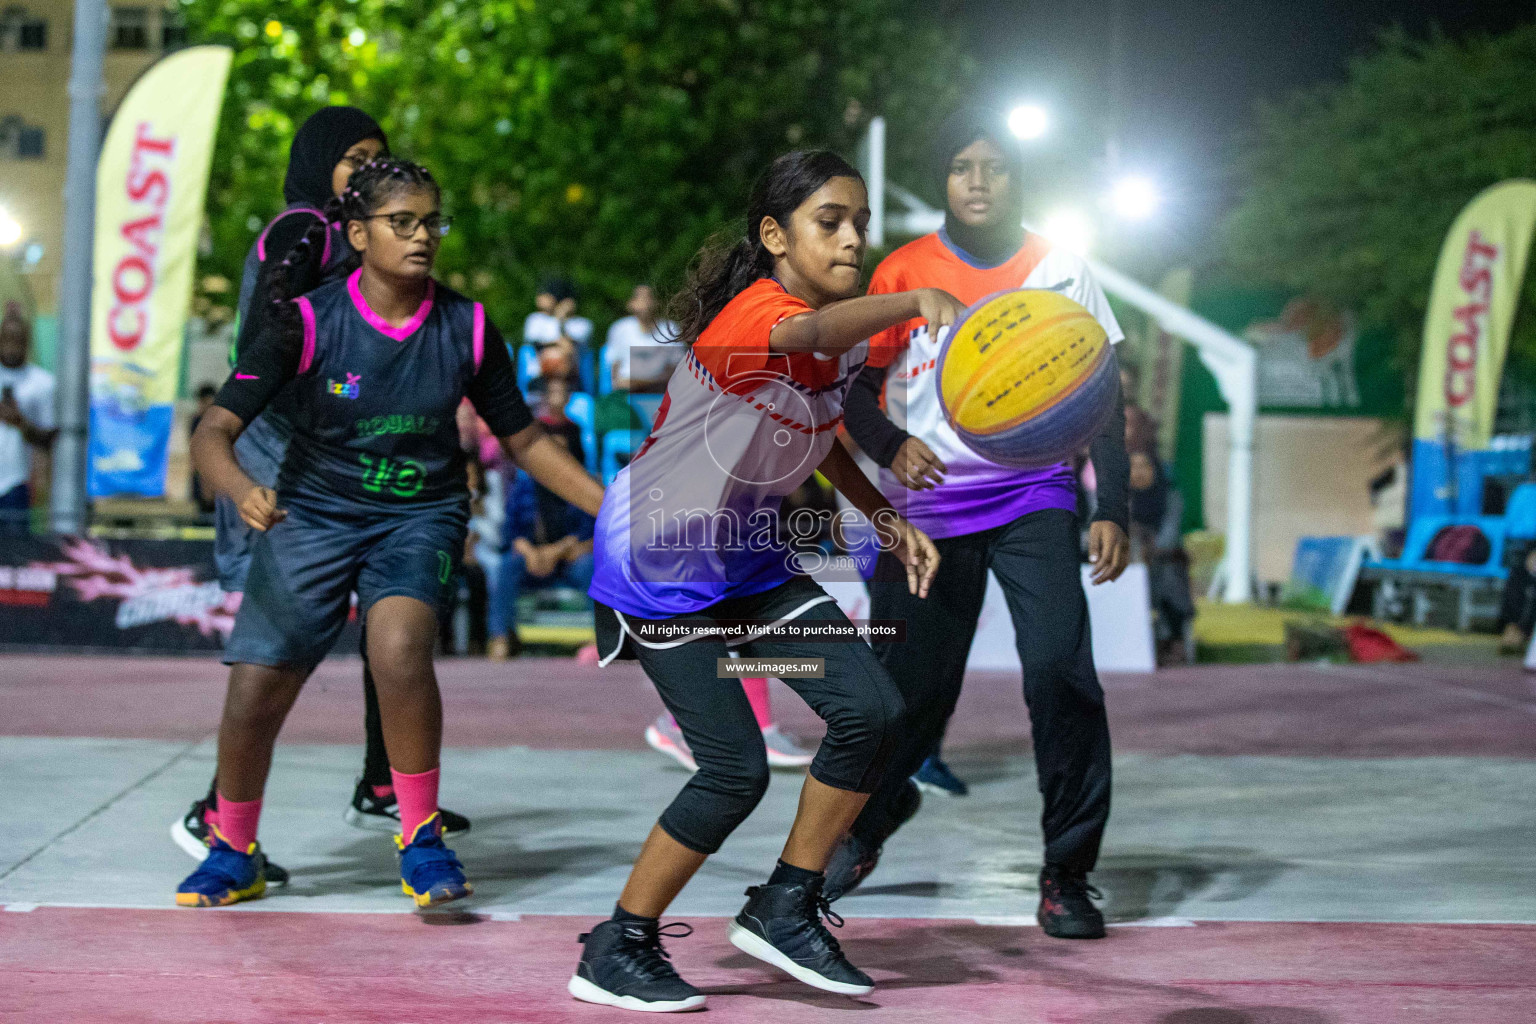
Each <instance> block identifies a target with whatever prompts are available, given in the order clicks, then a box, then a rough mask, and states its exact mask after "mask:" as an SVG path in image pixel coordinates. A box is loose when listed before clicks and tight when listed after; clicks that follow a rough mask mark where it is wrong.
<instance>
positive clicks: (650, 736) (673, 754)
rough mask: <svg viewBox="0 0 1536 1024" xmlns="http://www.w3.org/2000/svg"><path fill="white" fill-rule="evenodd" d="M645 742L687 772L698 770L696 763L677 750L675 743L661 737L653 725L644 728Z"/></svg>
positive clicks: (687, 755)
mask: <svg viewBox="0 0 1536 1024" xmlns="http://www.w3.org/2000/svg"><path fill="white" fill-rule="evenodd" d="M645 742H646V744H647V745H648V746H649V747H650V748H651V749H652V750H654V751H656V753H658V754H666V755H667V756H668V757H670V758H671V759H672V760H674V761H676V762H677V763H678V764H680V765H682V766H683V767H684V768H686V769H687V770H688V771H690V772H696V771H698V770H699V766H698V764H697V762H695V761H694V759H693V758H692V757H691V756H690V755H689V754H687V753H685V752H683V751H682V750H681V749H679V748H678V745H677V744H676V743H673V742H672V741H671V740H669V739H667V738H666V737H665V736H663V735H662V734H661V731H660V730H658V729H657V728H656V727H655V726H654V725H648V726H646V727H645Z"/></svg>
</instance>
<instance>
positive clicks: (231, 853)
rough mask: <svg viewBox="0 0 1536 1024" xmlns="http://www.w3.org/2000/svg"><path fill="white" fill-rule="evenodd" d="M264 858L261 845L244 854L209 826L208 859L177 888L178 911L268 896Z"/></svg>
mask: <svg viewBox="0 0 1536 1024" xmlns="http://www.w3.org/2000/svg"><path fill="white" fill-rule="evenodd" d="M266 866H267V858H266V855H265V854H263V853H262V852H261V844H260V843H254V842H253V843H252V844H251V846H250V849H248V850H246V851H245V852H244V853H242V852H240V851H239V850H237V849H235V848H234V847H233V846H231V845H230V843H229V840H227V839H225V838H224V834H223V833H221V832H220V831H219V830H218V827H217V826H209V835H208V856H207V857H205V858H204V859H203V862H202V863H201V864H199V865H198V866H197V870H196V871H194V872H192V873H191V874H190V875H188V876H187V877H186V880H185V881H183V882H182V883H181V884H180V885H178V886H177V887H176V905H177V906H178V907H227V906H229V905H230V904H231V903H242V902H244V901H245V900H259V899H261V897H263V896H265V895H266V894H267V877H266Z"/></svg>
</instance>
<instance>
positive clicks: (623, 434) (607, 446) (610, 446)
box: [603, 430, 646, 487]
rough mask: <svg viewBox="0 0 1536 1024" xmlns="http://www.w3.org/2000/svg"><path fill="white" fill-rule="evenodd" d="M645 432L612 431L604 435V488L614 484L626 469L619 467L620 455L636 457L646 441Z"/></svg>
mask: <svg viewBox="0 0 1536 1024" xmlns="http://www.w3.org/2000/svg"><path fill="white" fill-rule="evenodd" d="M645 437H646V432H645V431H643V430H610V431H608V433H606V434H604V435H603V486H604V487H607V486H608V485H609V484H611V483H613V478H614V477H616V476H618V475H619V470H620V469H623V468H624V467H623V466H621V465H619V456H620V455H630V456H632V455H634V453H635V450H636V449H637V448H639V447H640V445H641V443H642V442H643V441H644V440H645Z"/></svg>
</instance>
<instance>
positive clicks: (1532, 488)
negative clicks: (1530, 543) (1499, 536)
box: [1504, 483, 1536, 541]
mask: <svg viewBox="0 0 1536 1024" xmlns="http://www.w3.org/2000/svg"><path fill="white" fill-rule="evenodd" d="M1504 523H1505V526H1504V536H1505V537H1506V538H1507V539H1509V540H1522V541H1524V540H1536V483H1524V484H1521V485H1520V486H1519V487H1516V488H1515V489H1514V492H1513V493H1512V494H1510V496H1509V504H1508V505H1506V506H1505V507H1504Z"/></svg>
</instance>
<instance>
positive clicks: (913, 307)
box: [768, 288, 965, 356]
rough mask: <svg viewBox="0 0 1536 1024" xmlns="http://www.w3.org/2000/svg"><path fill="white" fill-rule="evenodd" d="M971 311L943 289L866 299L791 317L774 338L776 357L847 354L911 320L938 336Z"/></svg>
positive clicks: (770, 338)
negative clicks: (924, 323)
mask: <svg viewBox="0 0 1536 1024" xmlns="http://www.w3.org/2000/svg"><path fill="white" fill-rule="evenodd" d="M964 312H965V303H963V302H961V301H960V300H959V299H957V298H955V297H954V296H953V295H951V294H949V293H948V292H946V291H941V290H940V289H938V288H918V289H916V290H915V291H910V292H893V293H891V294H889V295H864V296H860V297H859V298H857V299H844V300H842V301H841V302H833V303H830V304H828V305H825V306H823V307H821V308H820V309H818V310H816V311H815V312H813V313H801V314H800V315H799V316H794V317H790V318H789V319H788V320H785V321H784V322H783V323H781V324H779V325H778V326H777V327H775V328H774V329H773V333H772V334H770V335H769V336H768V348H769V349H771V350H772V351H774V352H818V353H820V354H821V355H824V356H836V355H842V354H843V353H844V352H846V351H848V350H849V349H851V348H853V346H855V345H857V344H858V343H859V342H861V341H864V340H866V339H868V338H871V337H873V336H874V335H876V334H879V333H880V332H881V331H883V330H885V329H886V328H887V327H894V326H895V325H896V324H899V323H903V322H905V321H907V320H912V319H921V320H926V321H928V329H929V331H931V332H933V333H934V334H935V335H937V334H938V332H939V329H940V328H943V327H949V326H952V325H953V324H954V322H955V321H956V320H958V319H960V316H961V314H962V313H964Z"/></svg>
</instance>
